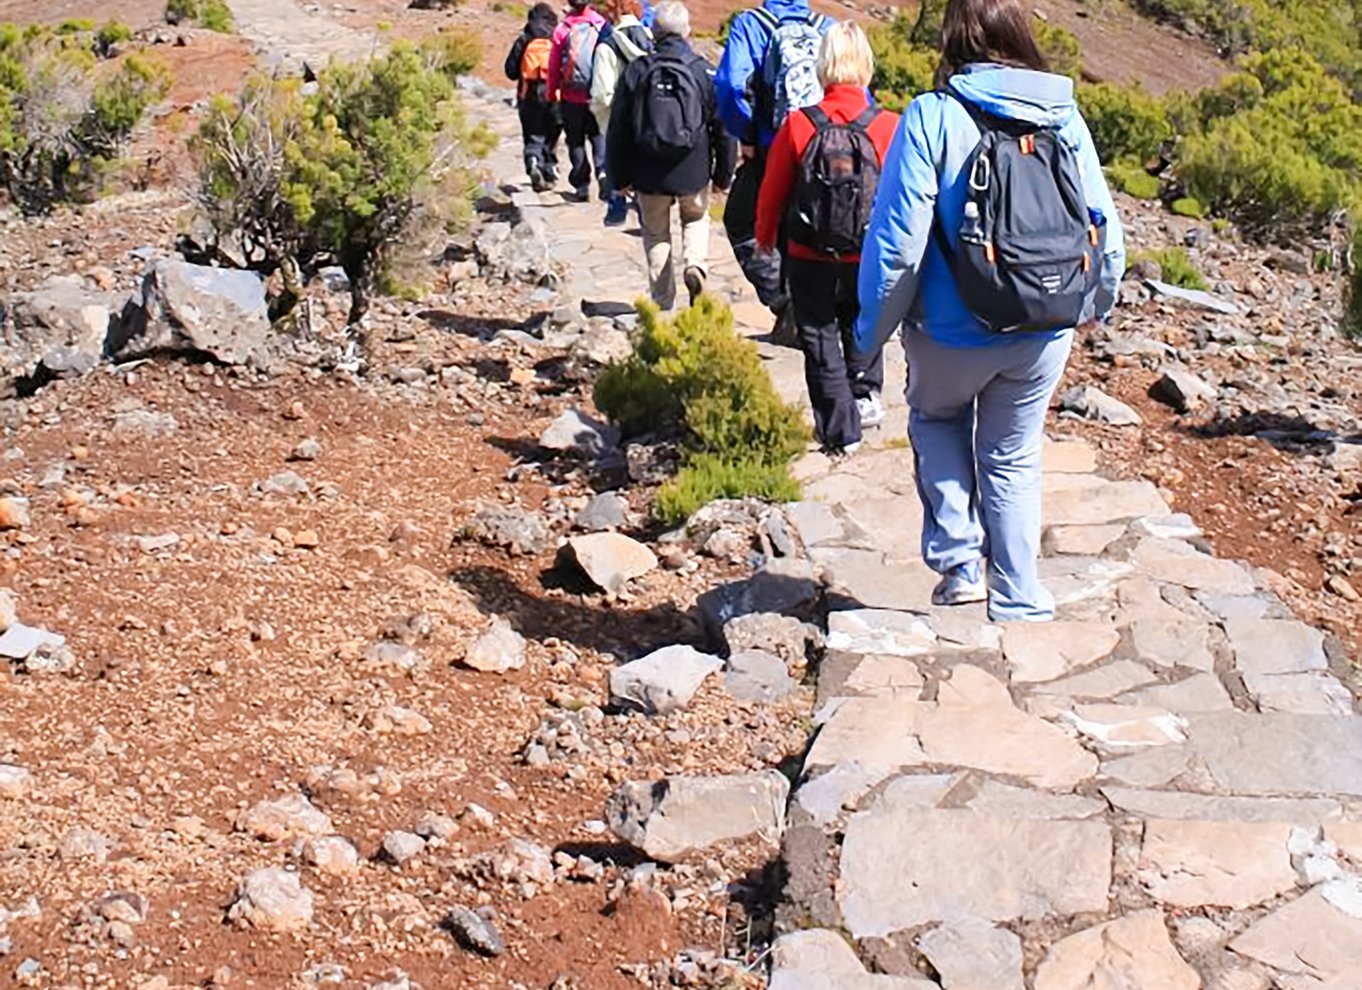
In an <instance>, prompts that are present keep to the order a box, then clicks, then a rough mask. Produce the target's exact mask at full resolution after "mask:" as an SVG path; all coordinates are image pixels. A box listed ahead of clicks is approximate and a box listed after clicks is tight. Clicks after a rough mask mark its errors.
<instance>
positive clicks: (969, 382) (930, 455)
mask: <svg viewBox="0 0 1362 990" xmlns="http://www.w3.org/2000/svg"><path fill="white" fill-rule="evenodd" d="M903 339H904V349H905V350H906V352H907V354H908V381H909V385H908V405H909V406H910V407H911V409H912V412H911V414H910V416H909V420H908V436H909V439H910V440H911V441H912V444H913V453H914V455H915V457H916V460H917V489H918V495H919V496H920V498H921V499H922V508H923V524H922V558H923V560H925V561H926V562H927V565H928V566H929V567H931V568H932V569H933V570H935V571H937V572H938V573H944V572H946V571H948V570H950V569H951V568H953V567H957V566H959V565H960V564H966V563H969V562H970V561H972V560H978V559H980V558H984V557H986V558H988V592H989V599H988V614H989V618H991V619H994V620H996V621H1009V620H1023V621H1031V622H1043V621H1045V620H1048V619H1051V618H1053V617H1054V611H1055V602H1054V597H1053V596H1052V595H1051V594H1050V593H1049V592H1048V591H1047V590H1046V589H1045V588H1044V587H1043V586H1042V585H1041V583H1040V578H1039V576H1038V574H1037V568H1036V560H1037V558H1038V557H1039V555H1040V536H1041V447H1042V445H1043V443H1044V440H1045V416H1046V413H1047V412H1048V411H1049V408H1050V398H1051V396H1053V395H1054V391H1055V387H1056V386H1057V385H1058V384H1059V379H1060V376H1061V375H1063V373H1064V366H1065V364H1066V363H1067V362H1068V360H1069V349H1070V347H1071V346H1072V344H1073V334H1072V333H1063V334H1060V335H1058V336H1054V335H1051V334H1043V335H1032V336H1023V335H1018V336H1017V337H1016V338H1015V339H1006V340H1000V341H999V342H998V343H997V344H995V345H993V346H991V347H972V348H956V347H943V346H942V345H941V344H938V343H936V342H935V341H934V340H932V339H931V338H930V337H929V336H927V334H926V332H924V331H922V330H920V329H915V330H911V331H910V330H908V329H907V328H905V331H904V335H903Z"/></svg>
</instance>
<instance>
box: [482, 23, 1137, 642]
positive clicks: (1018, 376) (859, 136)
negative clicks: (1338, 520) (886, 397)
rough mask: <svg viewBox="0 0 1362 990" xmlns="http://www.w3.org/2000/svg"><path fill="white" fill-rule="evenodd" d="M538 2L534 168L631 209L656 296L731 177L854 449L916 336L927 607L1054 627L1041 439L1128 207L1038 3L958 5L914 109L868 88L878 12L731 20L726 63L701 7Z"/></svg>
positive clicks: (823, 410) (697, 245)
mask: <svg viewBox="0 0 1362 990" xmlns="http://www.w3.org/2000/svg"><path fill="white" fill-rule="evenodd" d="M569 4H570V6H569V9H568V11H567V13H566V15H565V16H564V17H563V19H562V21H561V22H559V20H558V17H557V15H556V13H555V11H554V10H553V8H551V7H550V6H549V5H548V4H546V3H539V4H537V5H536V6H535V7H534V9H533V10H531V11H530V14H529V19H528V22H527V24H526V26H525V30H524V31H523V33H522V34H521V36H520V37H519V38H518V39H517V40H516V43H515V46H514V47H513V48H512V50H511V52H510V55H509V56H508V58H507V62H506V72H507V75H508V76H510V77H511V78H512V79H515V80H517V81H518V84H519V89H518V104H519V109H520V119H521V123H522V126H523V129H524V144H525V169H526V172H527V174H528V176H529V180H530V183H531V185H532V186H533V187H534V188H535V189H537V190H545V189H549V188H552V187H553V186H554V184H555V183H556V182H557V156H556V145H557V142H558V138H559V135H560V132H561V133H562V134H563V135H565V137H566V144H567V151H568V158H569V162H570V172H569V174H568V181H569V183H570V184H571V186H572V188H573V195H574V196H575V198H576V199H577V200H579V201H582V202H586V201H588V200H589V199H590V193H591V186H592V182H593V180H594V181H595V184H596V187H597V190H598V193H599V196H600V198H601V199H602V200H603V201H605V203H606V204H607V205H606V213H605V223H606V224H607V225H619V224H623V223H625V222H627V219H628V216H629V214H630V212H631V210H634V209H636V210H637V211H638V215H639V222H640V226H641V229H642V239H643V246H644V251H645V253H646V256H647V267H648V273H649V279H650V283H651V284H650V291H651V295H652V298H653V301H654V302H655V303H656V304H657V305H658V306H659V307H661V308H663V309H671V308H672V307H673V306H674V305H675V301H676V273H675V267H674V263H673V258H672V254H673V249H672V236H671V213H672V208H673V207H675V209H676V211H677V213H678V214H679V216H680V222H681V254H682V274H681V281H682V283H683V284H684V285H685V287H686V290H687V292H688V293H689V297H690V301H691V303H692V304H693V303H694V302H695V300H696V298H697V297H698V296H699V295H700V294H701V293H702V292H703V291H704V288H705V279H706V271H707V253H708V241H709V219H710V213H709V207H710V197H711V195H712V194H713V193H721V192H725V191H726V192H727V200H726V203H725V207H724V212H723V224H724V228H725V231H726V233H727V235H728V238H729V241H730V243H731V244H732V247H733V252H734V255H735V256H736V258H737V260H738V264H739V266H740V267H741V269H742V271H743V274H744V276H745V277H746V279H747V280H748V281H749V282H750V283H751V284H752V286H753V287H754V289H755V291H756V294H757V296H758V298H759V299H760V300H761V302H762V303H763V304H765V305H766V306H768V307H769V308H770V310H771V313H772V318H773V332H774V335H775V338H776V339H778V340H797V342H798V344H799V346H800V348H801V349H802V351H803V353H804V367H805V379H806V382H807V385H808V391H809V398H810V403H811V405H812V411H813V420H814V428H815V433H816V436H817V438H818V440H819V442H820V443H821V444H822V445H823V447H824V449H825V450H827V451H828V452H829V453H831V454H834V455H847V454H851V453H854V452H855V451H856V450H857V448H858V447H859V446H860V443H861V440H862V430H863V429H864V428H866V427H869V426H873V425H875V424H877V423H880V422H881V421H882V420H883V419H884V415H885V414H884V408H883V404H882V402H881V399H880V393H881V390H882V388H883V385H884V361H883V348H884V346H885V344H886V343H887V342H888V340H889V338H890V337H891V336H892V335H893V334H894V333H895V332H896V331H901V335H902V340H903V345H904V348H905V351H906V353H907V357H908V372H909V373H908V389H907V397H908V405H909V408H910V413H909V426H908V432H909V438H910V440H911V442H912V448H913V453H914V456H915V462H916V480H917V488H918V493H919V496H920V499H921V502H922V506H923V510H924V523H923V534H922V555H923V558H924V560H925V561H926V563H927V564H928V565H929V566H930V567H931V568H932V569H933V570H934V571H936V572H937V573H938V574H939V575H940V581H939V582H938V584H937V586H936V588H935V590H934V592H933V594H932V601H933V603H934V604H937V605H956V604H964V603H968V602H979V601H987V603H988V606H987V607H988V614H989V616H990V618H992V619H994V620H998V621H1009V620H1020V621H1045V620H1047V619H1050V618H1052V617H1053V615H1054V600H1053V597H1052V596H1051V595H1050V594H1049V593H1048V592H1047V591H1046V589H1045V588H1044V587H1043V585H1042V584H1041V582H1040V580H1039V577H1038V568H1037V558H1038V556H1039V549H1040V534H1041V451H1042V445H1043V440H1044V423H1045V417H1046V413H1047V411H1048V409H1049V405H1050V401H1051V398H1052V396H1053V393H1054V391H1055V388H1056V387H1057V385H1058V383H1059V380H1060V377H1061V375H1062V374H1063V371H1064V367H1065V365H1066V364H1067V361H1068V357H1069V350H1070V347H1071V345H1072V341H1073V335H1074V329H1075V328H1076V327H1079V326H1082V325H1084V324H1086V323H1089V322H1092V321H1094V320H1100V319H1104V318H1105V317H1106V316H1107V315H1108V313H1109V312H1110V310H1111V308H1112V306H1113V304H1114V302H1115V298H1116V290H1117V287H1118V285H1119V283H1120V280H1121V277H1122V274H1123V270H1124V265H1125V250H1124V238H1123V233H1122V229H1121V224H1120V221H1119V219H1118V217H1117V216H1116V210H1115V206H1114V204H1113V202H1112V197H1111V193H1110V191H1109V189H1108V188H1107V185H1106V181H1105V179H1104V177H1103V174H1102V169H1101V166H1100V164H1099V161H1098V157H1097V152H1096V149H1095V148H1094V145H1093V140H1092V136H1091V134H1090V133H1089V130H1088V126H1087V124H1086V123H1085V122H1084V120H1083V118H1082V115H1081V114H1080V113H1079V112H1078V109H1077V107H1076V105H1075V103H1074V96H1073V85H1072V82H1071V80H1070V79H1069V78H1068V77H1066V76H1061V75H1056V74H1052V73H1051V72H1050V71H1049V67H1048V65H1047V62H1046V59H1045V57H1044V55H1043V54H1042V53H1041V51H1040V49H1039V47H1038V46H1037V44H1036V41H1035V38H1034V36H1033V34H1032V31H1031V26H1030V21H1029V17H1028V15H1027V13H1026V12H1025V10H1024V9H1023V8H1022V6H1021V3H1020V0H949V3H948V4H947V7H946V10H945V13H944V18H943V23H942V29H941V59H940V64H939V67H938V70H937V78H936V87H935V89H933V90H932V91H930V92H927V93H923V94H921V95H919V96H918V97H917V98H916V99H914V100H913V102H912V103H911V104H910V105H909V107H908V108H907V110H906V111H905V112H904V113H903V115H902V117H901V118H900V116H899V115H897V114H894V113H891V112H889V111H887V110H883V109H880V108H879V107H877V106H876V104H875V102H874V97H873V94H872V92H871V88H870V87H871V81H872V77H873V75H874V56H873V53H872V50H871V46H870V43H869V40H868V38H867V36H866V34H865V33H864V31H863V30H862V29H861V28H860V27H858V26H857V25H856V24H854V23H851V22H837V21H834V20H832V19H831V18H829V17H826V16H823V15H820V14H817V13H814V12H813V11H812V10H811V9H810V8H809V7H808V5H807V0H765V2H764V4H763V5H762V6H761V7H759V8H755V9H751V10H745V11H742V12H741V13H739V14H737V15H736V16H735V17H734V18H733V20H732V22H731V25H730V28H729V34H728V39H727V42H726V44H725V47H724V53H723V57H722V59H721V61H720V64H719V65H718V67H717V68H715V67H713V66H711V65H710V64H709V63H708V62H707V61H706V60H705V59H703V58H702V57H700V56H699V55H697V54H696V53H695V52H694V51H693V50H692V48H691V47H690V44H689V41H688V39H689V36H690V15H689V12H688V10H687V8H686V7H685V6H684V4H682V3H680V2H677V0H664V2H662V3H659V4H658V5H657V6H656V7H655V8H645V7H643V6H641V4H640V0H609V2H608V4H607V7H606V14H605V15H604V16H602V15H601V14H599V13H597V12H596V11H595V10H594V9H592V8H591V6H590V5H589V0H569Z"/></svg>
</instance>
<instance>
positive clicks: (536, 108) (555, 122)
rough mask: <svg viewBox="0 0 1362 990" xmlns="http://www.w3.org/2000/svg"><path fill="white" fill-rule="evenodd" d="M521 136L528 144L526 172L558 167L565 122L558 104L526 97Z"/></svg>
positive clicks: (522, 110) (522, 109)
mask: <svg viewBox="0 0 1362 990" xmlns="http://www.w3.org/2000/svg"><path fill="white" fill-rule="evenodd" d="M517 110H518V112H519V114H520V137H521V141H522V142H523V143H524V145H525V174H526V175H529V174H530V173H532V172H540V173H543V172H544V171H545V169H554V170H556V169H557V168H558V136H559V135H560V134H562V132H563V124H562V122H561V121H560V120H559V119H558V108H557V107H556V106H554V105H553V104H552V103H543V102H541V101H539V100H522V101H521V103H520V106H519V107H518V108H517Z"/></svg>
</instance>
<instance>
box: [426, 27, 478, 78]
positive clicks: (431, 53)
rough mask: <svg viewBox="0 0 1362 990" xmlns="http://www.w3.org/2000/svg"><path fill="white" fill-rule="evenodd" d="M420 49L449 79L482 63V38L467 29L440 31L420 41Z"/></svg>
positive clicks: (465, 72)
mask: <svg viewBox="0 0 1362 990" xmlns="http://www.w3.org/2000/svg"><path fill="white" fill-rule="evenodd" d="M421 51H422V52H423V53H424V54H425V55H426V57H427V58H428V59H429V60H430V61H431V62H432V63H433V64H434V65H435V66H436V67H437V68H439V69H440V71H442V72H444V73H445V74H446V75H447V76H449V78H450V79H457V78H458V77H459V76H465V75H467V74H468V73H470V72H472V71H473V70H474V69H476V68H477V67H478V66H479V65H480V64H481V63H482V39H481V38H479V37H478V36H477V35H476V34H473V33H471V32H468V31H440V32H437V33H436V34H432V35H428V36H427V37H425V38H423V39H422V41H421Z"/></svg>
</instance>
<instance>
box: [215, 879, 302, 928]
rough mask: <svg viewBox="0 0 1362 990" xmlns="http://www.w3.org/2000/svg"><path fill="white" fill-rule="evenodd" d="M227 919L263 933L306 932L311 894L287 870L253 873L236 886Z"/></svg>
mask: <svg viewBox="0 0 1362 990" xmlns="http://www.w3.org/2000/svg"><path fill="white" fill-rule="evenodd" d="M227 920H228V921H231V922H234V923H235V924H237V925H238V926H243V927H251V928H259V929H262V930H264V931H274V932H301V931H306V930H307V927H308V925H310V924H311V923H312V892H311V891H310V890H308V889H307V888H306V887H304V886H303V885H302V884H300V883H299V882H298V876H297V874H294V873H290V872H288V871H287V870H281V869H279V868H277V867H268V868H266V869H262V870H256V871H255V872H254V873H250V874H247V875H246V877H245V878H244V879H243V880H242V881H241V883H240V884H238V885H237V889H236V899H235V900H234V901H233V902H232V906H231V907H230V908H228V909H227Z"/></svg>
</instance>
